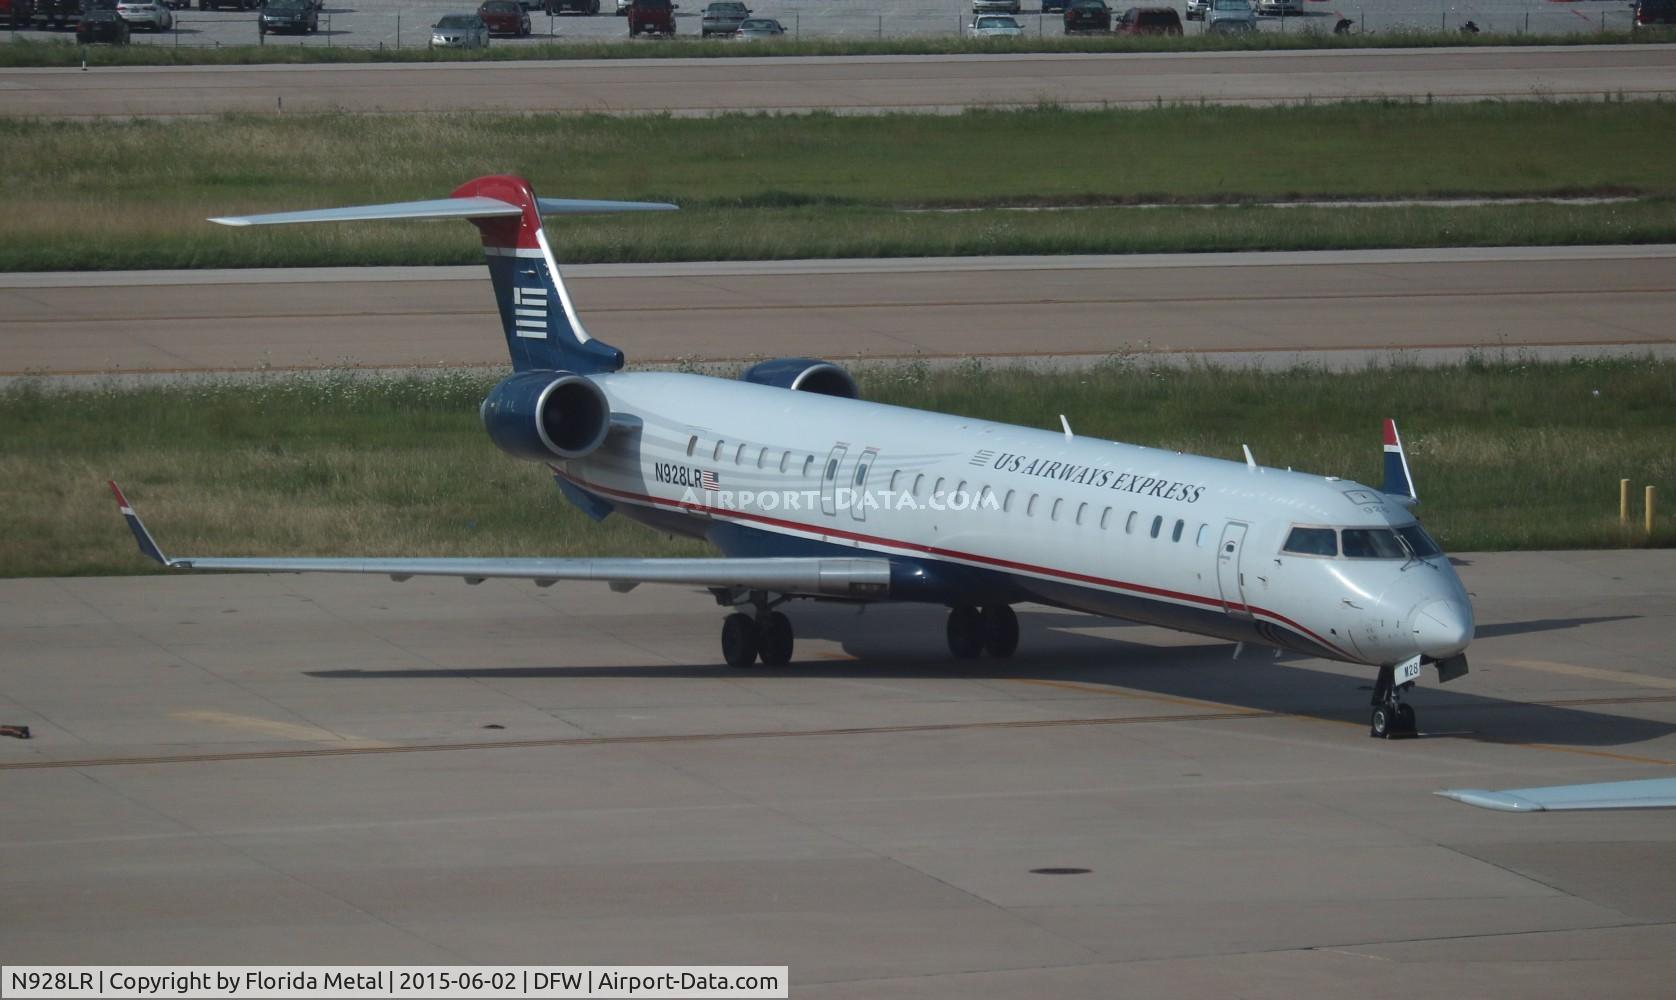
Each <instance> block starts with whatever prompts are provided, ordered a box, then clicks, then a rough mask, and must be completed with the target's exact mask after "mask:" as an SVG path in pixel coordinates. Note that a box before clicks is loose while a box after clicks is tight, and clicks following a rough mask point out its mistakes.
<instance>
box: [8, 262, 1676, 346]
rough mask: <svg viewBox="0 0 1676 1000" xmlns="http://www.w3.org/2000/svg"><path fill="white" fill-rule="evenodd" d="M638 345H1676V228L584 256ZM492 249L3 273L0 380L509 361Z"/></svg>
mask: <svg viewBox="0 0 1676 1000" xmlns="http://www.w3.org/2000/svg"><path fill="white" fill-rule="evenodd" d="M566 273H567V274H568V275H569V276H570V278H569V283H570V285H571V287H572V290H573V292H574V295H575V299H576V303H577V308H578V309H579V311H580V312H581V314H582V316H583V319H584V321H585V322H586V323H587V324H588V329H589V331H590V332H591V333H593V334H594V335H595V336H598V337H601V338H603V339H605V340H606V341H607V342H610V343H613V344H616V345H617V346H619V347H621V348H623V350H624V351H625V352H626V353H627V354H628V356H629V358H630V359H631V360H632V361H634V362H638V363H651V362H670V361H679V360H682V359H694V360H717V359H739V358H749V357H776V356H785V355H814V356H819V357H832V358H835V359H839V360H850V359H858V358H860V359H867V358H902V357H927V358H939V357H959V356H967V355H996V356H1016V357H1042V356H1063V355H1104V354H1110V353H1114V352H1125V351H1159V352H1172V351H1180V352H1281V353H1284V352H1296V351H1345V352H1349V351H1360V352H1368V351H1375V352H1378V351H1401V350H1416V349H1424V348H1439V347H1455V348H1463V347H1465V348H1470V347H1489V348H1501V347H1507V348H1518V347H1562V346H1578V347H1602V346H1606V345H1631V346H1635V347H1653V348H1660V349H1670V348H1671V347H1672V346H1676V328H1673V327H1672V326H1671V324H1670V321H1669V318H1670V317H1671V316H1672V315H1676V246H1644V247H1548V248H1542V247H1538V248H1491V249H1461V250H1389V251H1387V250H1377V251H1344V252H1314V253H1270V254H1261V253H1241V254H1192V255H1136V256H1114V257H1003V258H995V257H985V258H938V259H918V260H852V261H785V262H740V263H713V264H712V263H702V264H701V263H691V264H634V265H593V266H578V267H571V268H568V269H567V271H566ZM505 357H506V354H505V345H504V342H503V340H502V338H501V336H500V327H499V320H498V317H497V316H496V315H495V313H494V309H493V302H492V297H491V295H490V293H489V289H488V282H487V277H486V274H485V272H484V270H483V269H482V268H481V267H476V266H471V267H459V268H341V269H317V270H296V271H284V270H279V271H175V272H127V273H120V272H113V273H93V274H89V273H69V274H51V273H47V274H7V275H0V374H5V375H16V374H23V373H29V372H38V373H45V374H54V373H56V374H68V373H107V372H145V371H159V372H162V371H168V372H199V371H243V370H253V369H259V368H310V367H334V366H364V367H379V368H385V367H407V366H434V365H448V366H453V365H500V364H504V363H505Z"/></svg>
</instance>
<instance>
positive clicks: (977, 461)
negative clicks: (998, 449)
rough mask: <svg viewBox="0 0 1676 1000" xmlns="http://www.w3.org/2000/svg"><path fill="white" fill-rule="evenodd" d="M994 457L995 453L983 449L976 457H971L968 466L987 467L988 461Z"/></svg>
mask: <svg viewBox="0 0 1676 1000" xmlns="http://www.w3.org/2000/svg"><path fill="white" fill-rule="evenodd" d="M994 457H995V453H994V452H993V451H990V450H989V449H988V448H985V449H984V450H983V451H980V452H978V453H977V454H976V455H973V456H972V461H971V462H970V463H969V464H971V465H988V464H989V460H990V459H992V458H994Z"/></svg>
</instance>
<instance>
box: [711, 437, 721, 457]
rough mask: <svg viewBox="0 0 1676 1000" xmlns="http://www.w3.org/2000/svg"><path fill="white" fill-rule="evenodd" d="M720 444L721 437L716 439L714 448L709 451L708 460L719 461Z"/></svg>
mask: <svg viewBox="0 0 1676 1000" xmlns="http://www.w3.org/2000/svg"><path fill="white" fill-rule="evenodd" d="M722 444H723V441H722V439H721V438H717V439H716V450H715V451H712V452H711V453H710V460H711V461H712V462H720V461H721V460H722Z"/></svg>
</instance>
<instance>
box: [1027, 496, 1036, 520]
mask: <svg viewBox="0 0 1676 1000" xmlns="http://www.w3.org/2000/svg"><path fill="white" fill-rule="evenodd" d="M1037 496H1038V494H1035V493H1032V494H1030V502H1029V503H1027V504H1025V505H1024V513H1026V514H1028V515H1029V516H1031V517H1035V516H1036V497H1037Z"/></svg>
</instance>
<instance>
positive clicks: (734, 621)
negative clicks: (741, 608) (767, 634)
mask: <svg viewBox="0 0 1676 1000" xmlns="http://www.w3.org/2000/svg"><path fill="white" fill-rule="evenodd" d="M722 658H723V659H725V660H726V661H727V665H728V666H730V667H748V666H750V665H751V664H753V663H755V662H756V661H757V623H756V622H755V621H754V620H753V619H752V618H751V616H750V615H742V614H739V613H738V612H735V613H733V614H731V615H728V616H727V618H726V619H725V620H724V621H723V622H722Z"/></svg>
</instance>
